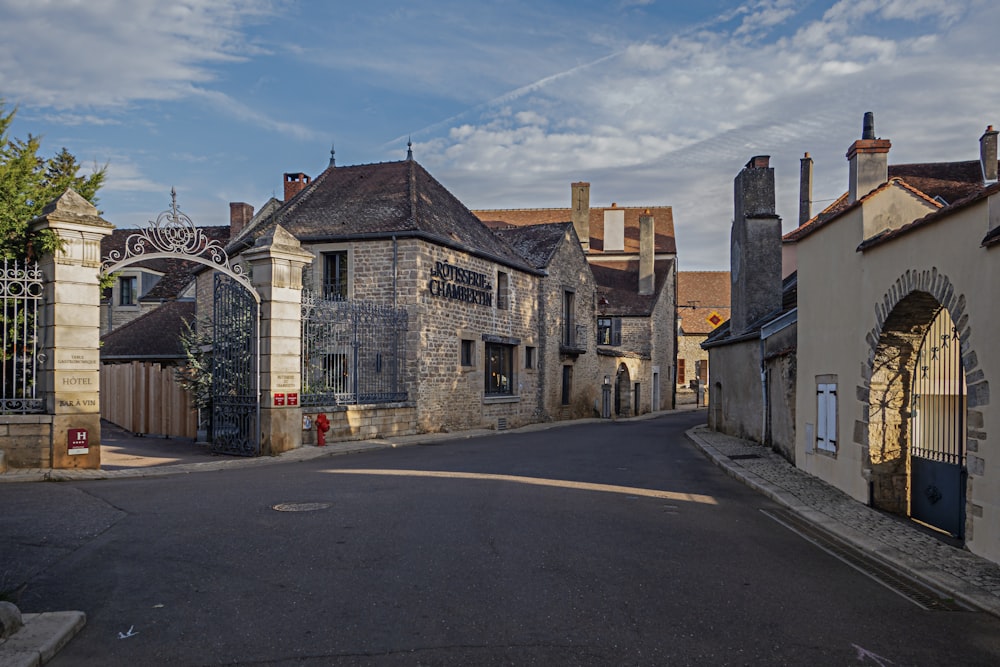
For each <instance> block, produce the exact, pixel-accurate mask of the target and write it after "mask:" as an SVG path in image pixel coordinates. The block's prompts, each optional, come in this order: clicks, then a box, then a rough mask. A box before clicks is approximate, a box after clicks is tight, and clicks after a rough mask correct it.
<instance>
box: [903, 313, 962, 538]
mask: <svg viewBox="0 0 1000 667" xmlns="http://www.w3.org/2000/svg"><path fill="white" fill-rule="evenodd" d="M960 347H961V346H960V345H959V340H958V330H957V329H956V328H955V325H954V324H953V323H952V321H951V317H950V316H949V315H948V311H947V310H946V309H944V308H942V309H941V310H940V312H939V313H938V314H937V316H936V317H935V318H934V321H933V322H932V323H931V326H930V329H928V331H927V333H926V335H925V336H924V340H923V342H922V343H921V345H920V351H919V352H918V353H917V364H916V367H915V368H914V371H913V390H912V392H911V403H912V409H911V411H910V434H911V435H910V437H911V440H910V443H911V446H910V516H911V517H913V518H914V519H917V520H918V521H921V522H923V523H926V524H929V525H931V526H934V527H935V528H939V529H941V530H944V531H947V532H948V533H950V534H951V535H954V536H955V537H962V536H963V529H964V525H965V480H966V470H965V372H964V370H963V369H962V355H961V351H960Z"/></svg>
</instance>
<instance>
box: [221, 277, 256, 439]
mask: <svg viewBox="0 0 1000 667" xmlns="http://www.w3.org/2000/svg"><path fill="white" fill-rule="evenodd" d="M214 296H215V305H214V307H213V316H214V317H213V340H212V451H214V452H218V453H221V454H235V455H237V456H257V455H258V454H259V453H260V403H259V400H258V399H259V397H258V389H257V387H258V382H257V380H258V373H257V368H258V365H257V364H258V347H257V337H258V331H257V321H258V320H257V309H258V306H257V302H256V300H255V299H254V298H253V295H252V294H251V293H250V291H249V290H248V289H247V287H246V286H245V285H242V284H240V283H239V282H238V281H236V280H234V279H232V278H230V277H229V276H227V275H225V274H222V273H216V274H215V286H214Z"/></svg>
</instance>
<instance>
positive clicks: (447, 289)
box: [427, 262, 493, 306]
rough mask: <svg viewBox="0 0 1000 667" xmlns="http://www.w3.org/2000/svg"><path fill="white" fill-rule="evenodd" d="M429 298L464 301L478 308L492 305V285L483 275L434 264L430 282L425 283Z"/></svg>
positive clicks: (442, 263) (445, 264)
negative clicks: (429, 294) (436, 297)
mask: <svg viewBox="0 0 1000 667" xmlns="http://www.w3.org/2000/svg"><path fill="white" fill-rule="evenodd" d="M427 288H428V290H429V291H430V293H431V296H438V297H441V298H443V299H454V300H456V301H466V302H468V303H474V304H477V305H479V306H492V305H493V285H492V283H490V281H489V277H488V276H487V275H486V274H485V273H478V272H476V271H469V270H468V269H460V268H458V267H457V266H452V265H451V264H449V263H448V262H435V263H434V268H433V269H431V280H430V282H428V283H427Z"/></svg>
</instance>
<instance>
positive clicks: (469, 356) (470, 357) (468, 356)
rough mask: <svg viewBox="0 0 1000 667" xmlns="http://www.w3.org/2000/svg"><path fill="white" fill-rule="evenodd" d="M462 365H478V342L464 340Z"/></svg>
mask: <svg viewBox="0 0 1000 667" xmlns="http://www.w3.org/2000/svg"><path fill="white" fill-rule="evenodd" d="M462 365H463V366H475V365H476V341H474V340H467V339H463V340H462Z"/></svg>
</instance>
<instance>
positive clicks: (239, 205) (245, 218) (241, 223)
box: [229, 201, 253, 239]
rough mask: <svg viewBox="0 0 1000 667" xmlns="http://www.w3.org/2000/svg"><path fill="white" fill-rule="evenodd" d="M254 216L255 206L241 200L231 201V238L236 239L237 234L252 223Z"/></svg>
mask: <svg viewBox="0 0 1000 667" xmlns="http://www.w3.org/2000/svg"><path fill="white" fill-rule="evenodd" d="M251 218H253V206H251V205H250V204H244V203H243V202H241V201H234V202H229V238H231V239H235V238H236V236H237V234H239V233H240V232H242V231H243V229H244V228H245V227H246V226H247V225H248V224H249V223H250V220H251Z"/></svg>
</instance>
